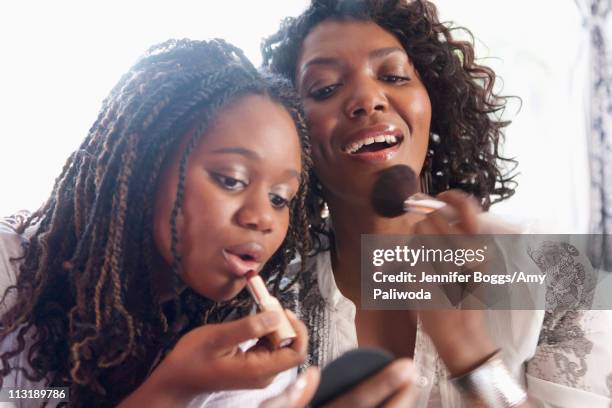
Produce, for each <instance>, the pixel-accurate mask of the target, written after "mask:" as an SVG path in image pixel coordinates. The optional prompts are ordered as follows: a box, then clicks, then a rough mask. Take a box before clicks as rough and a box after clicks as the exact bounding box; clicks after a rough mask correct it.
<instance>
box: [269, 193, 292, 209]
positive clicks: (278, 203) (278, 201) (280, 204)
mask: <svg viewBox="0 0 612 408" xmlns="http://www.w3.org/2000/svg"><path fill="white" fill-rule="evenodd" d="M269 197H270V203H271V204H272V207H273V208H276V209H281V208H285V207H289V203H290V200H287V199H286V198H283V197H281V196H279V195H278V194H272V193H270V195H269Z"/></svg>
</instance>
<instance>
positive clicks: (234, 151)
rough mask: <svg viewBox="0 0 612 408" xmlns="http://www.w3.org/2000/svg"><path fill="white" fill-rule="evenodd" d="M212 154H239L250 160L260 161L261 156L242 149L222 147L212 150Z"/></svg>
mask: <svg viewBox="0 0 612 408" xmlns="http://www.w3.org/2000/svg"><path fill="white" fill-rule="evenodd" d="M213 153H214V154H239V155H241V156H244V157H246V158H247V159H251V160H261V156H260V155H259V154H257V152H255V151H253V150H250V149H246V148H244V147H222V148H220V149H217V150H213Z"/></svg>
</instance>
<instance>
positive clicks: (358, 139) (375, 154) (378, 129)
mask: <svg viewBox="0 0 612 408" xmlns="http://www.w3.org/2000/svg"><path fill="white" fill-rule="evenodd" d="M404 139H405V137H404V134H403V133H402V131H401V130H399V129H398V128H396V127H395V126H392V125H388V124H380V125H376V126H372V127H369V128H364V129H359V130H357V131H355V132H353V133H352V134H351V135H350V136H349V137H348V138H347V140H346V142H345V143H344V145H343V147H342V152H343V153H344V154H346V155H348V156H349V157H351V158H353V159H356V160H360V161H365V162H382V161H386V160H391V159H392V158H393V157H394V156H395V154H396V153H397V151H398V150H399V148H400V146H401V144H402V143H403V141H404ZM381 143H385V144H387V145H388V147H383V148H380V147H381ZM373 145H376V147H377V149H376V150H373V151H372V150H371V148H368V146H373Z"/></svg>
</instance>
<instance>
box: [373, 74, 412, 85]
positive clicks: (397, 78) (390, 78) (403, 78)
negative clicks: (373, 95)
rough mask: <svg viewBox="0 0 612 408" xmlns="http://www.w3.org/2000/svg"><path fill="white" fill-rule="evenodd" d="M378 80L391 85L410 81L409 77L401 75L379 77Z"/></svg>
mask: <svg viewBox="0 0 612 408" xmlns="http://www.w3.org/2000/svg"><path fill="white" fill-rule="evenodd" d="M380 79H381V80H382V81H385V82H391V83H393V84H404V83H406V82H408V81H410V78H409V77H406V76H401V75H381V76H380Z"/></svg>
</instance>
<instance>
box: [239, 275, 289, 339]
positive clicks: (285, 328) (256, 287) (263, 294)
mask: <svg viewBox="0 0 612 408" xmlns="http://www.w3.org/2000/svg"><path fill="white" fill-rule="evenodd" d="M246 278H247V288H248V289H249V293H250V294H251V296H252V297H253V299H254V300H255V303H257V306H258V307H259V310H262V311H269V310H274V311H277V312H281V313H280V315H281V321H280V324H279V325H278V328H277V329H276V331H275V332H273V333H271V334H270V335H269V336H268V338H269V339H270V341H271V342H272V345H273V346H274V348H275V349H278V348H282V347H287V346H289V345H291V343H293V340H294V339H295V338H296V337H297V334H296V333H295V330H293V326H291V322H289V319H288V318H287V315H286V314H285V310H284V309H283V307H282V306H281V304H280V302H279V301H278V299H277V298H275V297H274V296H272V295H271V294H270V292H268V288H266V285H265V283H264V281H263V279H261V276H259V275H258V274H257V272H255V271H254V270H253V269H251V270H250V271H248V272H247V273H246Z"/></svg>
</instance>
